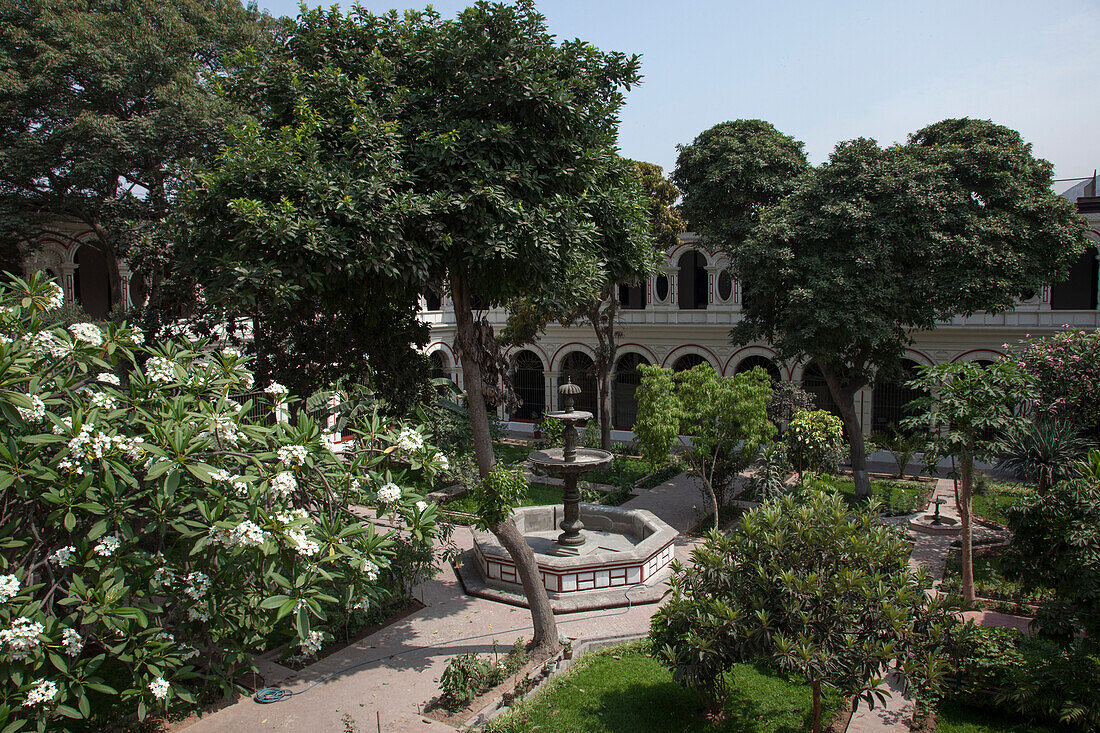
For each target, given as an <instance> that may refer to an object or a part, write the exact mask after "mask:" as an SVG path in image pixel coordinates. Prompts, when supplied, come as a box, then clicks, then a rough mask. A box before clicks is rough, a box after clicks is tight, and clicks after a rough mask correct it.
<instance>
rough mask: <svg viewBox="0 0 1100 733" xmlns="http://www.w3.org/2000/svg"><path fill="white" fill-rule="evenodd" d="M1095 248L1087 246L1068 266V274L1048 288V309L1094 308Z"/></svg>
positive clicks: (1095, 294)
mask: <svg viewBox="0 0 1100 733" xmlns="http://www.w3.org/2000/svg"><path fill="white" fill-rule="evenodd" d="M1096 300H1097V269H1096V248H1095V247H1091V246H1090V247H1089V248H1088V249H1086V250H1085V251H1084V253H1083V254H1082V255H1081V256H1080V257H1079V258H1078V259H1077V262H1075V263H1073V266H1072V267H1071V268H1069V276H1068V277H1067V278H1066V279H1065V280H1064V281H1063V282H1060V283H1056V284H1055V285H1053V286H1051V288H1050V309H1051V310H1055V311H1071V310H1073V311H1085V310H1096V305H1097V302H1096Z"/></svg>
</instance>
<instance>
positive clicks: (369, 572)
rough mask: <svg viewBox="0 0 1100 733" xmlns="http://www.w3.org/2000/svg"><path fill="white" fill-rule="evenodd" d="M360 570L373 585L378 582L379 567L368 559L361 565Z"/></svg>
mask: <svg viewBox="0 0 1100 733" xmlns="http://www.w3.org/2000/svg"><path fill="white" fill-rule="evenodd" d="M359 570H360V571H361V572H362V573H364V574H365V575H366V576H367V580H369V581H371V582H372V583H373V582H374V581H376V580H378V566H377V565H375V564H374V563H373V562H371V561H370V560H367V559H366V558H364V559H363V562H361V563H359Z"/></svg>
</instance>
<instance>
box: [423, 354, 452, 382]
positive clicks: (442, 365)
mask: <svg viewBox="0 0 1100 733" xmlns="http://www.w3.org/2000/svg"><path fill="white" fill-rule="evenodd" d="M428 360H429V361H431V363H432V379H446V378H447V377H449V376H451V375H450V374H448V373H447V357H446V356H444V355H443V352H442V351H433V352H432V353H430V354H428Z"/></svg>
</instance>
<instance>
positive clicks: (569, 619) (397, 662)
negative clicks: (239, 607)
mask: <svg viewBox="0 0 1100 733" xmlns="http://www.w3.org/2000/svg"><path fill="white" fill-rule="evenodd" d="M699 503H701V498H700V495H699V491H698V489H696V488H695V485H694V483H693V482H692V481H691V480H690V479H689V478H687V477H686V476H678V477H676V478H674V479H672V480H670V481H668V482H667V483H665V484H662V485H660V486H658V487H656V488H654V489H652V490H650V491H648V492H645V493H644V494H643V495H642V496H640V497H636V498H634V499H632V500H631V501H629V502H627V503H626V504H625V505H624V506H627V507H629V508H632V509H648V510H649V511H652V512H653V513H654V514H656V515H657V516H659V517H661V518H662V519H664V520H665V521H666V522H668V523H669V524H671V525H672V526H673V527H675V528H676V529H677V530H679V531H680V532H684V531H686V530H687V529H689V528H690V527H691V526H692V525H694V523H695V516H696V515H695V512H694V511H693V509H692V507H693V506H694V505H695V504H699ZM455 540H456V542H457V543H458V544H459V546H460V547H461V548H462V549H464V550H465V549H469V548H470V547H471V546H472V539H471V534H470V532H469V530H468V529H466V528H461V527H460V528H459V529H458V530H457V531H456V533H455ZM692 544H693V541H692V540H691V539H690V538H687V537H684V536H682V535H681V537H680V538H679V539H678V540H677V547H676V555H677V557H678V558H680V559H686V557H687V555H688V554H689V553H690V551H691V546H692ZM416 596H417V598H418V599H420V600H421V601H423V603H424V604H425V606H426V607H425V608H423V609H421V610H419V611H417V612H416V613H413V614H411V615H410V616H407V617H405V618H403V619H401V620H400V621H397V622H396V623H393V624H391V625H390V626H388V627H386V628H385V629H382V630H381V631H379V632H378V633H376V634H373V635H371V636H369V637H366V638H364V639H362V640H361V641H359V642H357V643H355V644H352V645H350V646H348V647H346V648H345V649H343V650H341V651H339V652H337V653H335V654H332V655H330V656H328V657H326V658H324V659H322V660H320V661H319V662H317V663H315V664H312V665H310V666H309V667H306V668H305V669H303V670H300V671H298V672H293V671H291V670H288V669H286V668H285V667H281V666H279V665H278V664H274V663H267V664H265V665H263V666H264V669H263V672H264V674H265V677H266V679H267V683H268V684H274V685H278V686H280V687H284V688H286V689H289V690H292V691H295V692H299V691H303V690H305V689H306V688H307V687H309V686H310V685H311V684H313V683H315V682H318V681H319V680H321V679H323V678H324V677H325V676H326V675H329V674H332V673H337V674H336V675H335V676H334V677H332V678H331V679H327V680H325V681H323V682H320V684H318V685H317V686H316V687H313V688H312V689H310V690H309V691H307V692H304V694H302V695H301V696H295V697H291V698H289V699H286V700H283V701H281V702H277V703H272V704H268V705H261V704H258V703H256V702H254V701H253V700H252V699H251V698H242V699H241V700H238V701H237V702H235V703H233V704H231V705H229V706H228V707H225V708H222V709H221V710H218V711H217V712H214V713H212V714H208V715H206V716H204V717H203V718H201V719H189V720H187V721H183V722H182V723H180V724H177V725H175V726H173V727H172V728H171V729H170V730H182V729H186V731H187V733H205V732H206V731H217V732H223V731H232V732H233V733H244V732H245V731H249V732H251V731H303V732H308V733H313V732H314V731H316V732H318V733H320V732H322V731H323V732H326V733H327V732H328V731H334V732H338V731H342V730H343V729H344V728H343V722H342V720H341V718H342V716H343V715H345V714H346V715H349V716H350V717H351V719H352V721H353V722H354V724H355V725H356V726H357V727H358V729H359V730H360V731H361V733H374V732H375V731H376V730H378V726H379V725H380V726H381V730H382V731H384V732H385V733H405V732H407V731H409V732H411V731H433V730H438V731H454V728H452V727H450V726H448V725H445V724H443V723H439V722H435V721H432V720H428V719H427V718H424V717H423V716H422V715H421V714H420V706H421V705H422V704H423V703H424V702H426V701H427V700H429V699H430V698H432V697H434V696H435V695H436V694H437V693H438V692H439V684H438V680H439V676H440V674H441V673H442V672H443V668H444V666H445V665H446V662H447V660H448V659H449V658H450V657H453V656H454V655H456V654H462V653H465V652H471V651H475V652H481V653H486V652H491V651H492V649H493V642H494V641H495V642H496V643H497V646H498V648H499V649H500V650H501V651H502V652H503V651H506V650H507V648H508V647H510V646H511V645H512V642H513V641H515V639H517V638H520V637H523V638H526V639H530V638H531V625H530V619H531V616H530V613H529V612H528V611H527V609H525V608H515V607H513V606H507V605H504V604H501V603H494V602H492V601H486V600H482V599H479V598H473V597H470V596H467V595H465V593H464V592H463V590H462V586H461V585H460V584H459V582H458V580H457V579H456V577H455V574H454V571H453V570H452V569H451V568H450V567H447V568H445V569H444V571H443V572H442V573H441V574H440V576H439V577H438V578H436V579H434V580H432V581H430V582H428V583H424V584H423V585H421V586H419V587H418V588H417V589H416ZM656 608H657V605H656V604H650V605H645V606H634V607H632V608H619V609H610V610H605V611H590V612H583V613H575V614H566V615H560V616H558V618H557V621H558V631H559V633H561V634H564V635H566V636H569V637H572V638H575V639H595V638H601V637H607V636H620V635H627V634H645V633H646V632H647V631H648V630H649V620H650V617H651V616H652V615H653V612H654V611H655V610H656ZM356 664H359V665H362V666H360V667H358V668H357V669H354V670H349V671H346V672H340V670H343V669H345V668H347V667H349V666H351V665H356Z"/></svg>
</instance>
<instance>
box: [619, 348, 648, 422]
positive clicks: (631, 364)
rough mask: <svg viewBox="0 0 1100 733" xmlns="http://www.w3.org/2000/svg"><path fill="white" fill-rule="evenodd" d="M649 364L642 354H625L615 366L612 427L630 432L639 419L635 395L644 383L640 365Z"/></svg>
mask: <svg viewBox="0 0 1100 733" xmlns="http://www.w3.org/2000/svg"><path fill="white" fill-rule="evenodd" d="M640 364H646V365H648V364H649V362H648V361H647V360H646V358H645V357H644V356H642V355H641V354H624V355H622V356H621V357H619V361H618V363H617V364H616V365H615V373H614V375H613V378H612V385H611V410H612V421H611V423H612V425H613V426H614V427H615V428H617V429H619V430H630V429H631V428H633V427H634V421H635V420H637V418H638V400H637V396H636V395H635V393H636V392H637V391H638V385H639V384H641V382H642V374H641V372H639V371H638V365H640Z"/></svg>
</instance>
